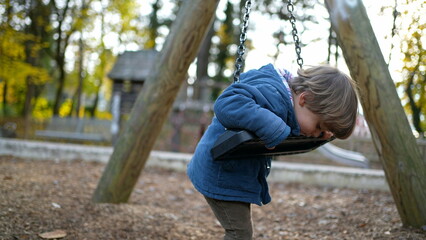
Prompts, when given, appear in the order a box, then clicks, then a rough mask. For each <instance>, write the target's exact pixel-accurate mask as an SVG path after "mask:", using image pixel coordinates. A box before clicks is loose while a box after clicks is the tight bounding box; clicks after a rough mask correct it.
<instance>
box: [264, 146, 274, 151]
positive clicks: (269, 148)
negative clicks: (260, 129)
mask: <svg viewBox="0 0 426 240" xmlns="http://www.w3.org/2000/svg"><path fill="white" fill-rule="evenodd" d="M266 149H268V150H274V149H275V146H273V147H266Z"/></svg>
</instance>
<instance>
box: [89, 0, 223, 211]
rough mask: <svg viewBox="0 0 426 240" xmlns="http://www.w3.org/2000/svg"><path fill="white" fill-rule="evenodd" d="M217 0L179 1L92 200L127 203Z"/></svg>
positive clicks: (199, 43)
mask: <svg viewBox="0 0 426 240" xmlns="http://www.w3.org/2000/svg"><path fill="white" fill-rule="evenodd" d="M218 3H219V0H193V1H184V3H183V5H182V7H181V9H180V10H179V13H178V15H177V17H176V20H175V21H174V23H173V26H172V28H171V30H170V33H169V36H168V37H167V40H166V42H165V44H164V46H163V50H162V51H161V53H160V54H159V56H158V58H157V62H156V64H155V69H153V70H152V74H151V75H150V77H149V78H148V79H147V81H146V83H145V86H144V87H143V89H142V91H141V92H140V93H139V95H138V98H137V99H136V102H135V105H134V106H133V109H132V112H131V113H130V118H129V120H128V121H127V123H126V126H125V129H124V131H123V133H122V134H121V135H120V137H119V139H118V140H117V144H116V145H115V147H114V151H113V153H112V155H111V158H110V160H109V162H108V164H107V166H106V168H105V170H104V172H103V175H102V177H101V179H100V181H99V183H98V186H97V188H96V190H95V192H94V195H93V197H92V200H93V201H94V202H97V203H100V202H108V203H123V202H127V201H128V199H129V197H130V195H131V193H132V190H133V187H134V186H135V184H136V182H137V180H138V178H139V175H140V173H141V171H142V169H143V168H144V166H145V163H146V161H147V159H148V157H149V155H150V152H151V150H152V148H153V146H154V143H155V140H156V139H157V137H158V135H159V133H160V131H161V128H162V126H163V124H164V122H165V120H166V117H167V114H168V113H169V111H170V109H171V107H172V105H173V102H174V100H175V98H176V95H177V93H178V91H179V89H180V86H181V85H182V83H183V82H184V81H185V79H186V77H187V71H188V68H189V65H190V64H191V63H192V62H193V61H194V59H195V56H196V55H197V52H198V49H199V48H200V46H201V43H202V41H203V39H204V36H205V35H206V33H207V31H208V30H209V29H210V25H211V23H212V22H213V19H214V16H215V13H216V9H217V5H218Z"/></svg>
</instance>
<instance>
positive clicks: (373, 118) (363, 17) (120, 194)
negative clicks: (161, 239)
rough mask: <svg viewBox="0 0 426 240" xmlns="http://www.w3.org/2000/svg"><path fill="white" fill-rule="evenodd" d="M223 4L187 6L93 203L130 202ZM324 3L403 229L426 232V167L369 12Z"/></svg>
mask: <svg viewBox="0 0 426 240" xmlns="http://www.w3.org/2000/svg"><path fill="white" fill-rule="evenodd" d="M218 2H219V0H197V1H195V0H194V1H185V2H184V4H183V5H182V8H181V9H180V10H179V14H178V15H177V17H176V19H175V21H174V22H173V25H172V28H171V30H170V33H169V35H168V37H167V39H166V42H165V44H164V46H163V49H162V50H161V53H160V55H159V56H158V59H157V61H156V64H155V68H153V69H152V73H151V76H150V77H149V79H148V80H149V81H147V83H146V85H145V86H144V88H143V89H142V91H141V92H140V93H139V96H138V98H137V100H136V104H135V105H134V106H133V109H132V113H131V114H130V117H129V119H128V121H127V123H126V126H125V128H124V129H123V132H122V134H121V135H120V136H119V138H118V140H117V143H116V145H115V146H114V151H113V153H112V155H111V157H110V160H109V161H108V164H107V166H106V167H105V170H104V172H103V174H102V177H101V179H100V180H99V183H98V186H97V188H96V190H95V192H94V194H93V197H92V200H93V201H94V202H96V203H100V202H108V203H123V202H127V201H128V199H129V197H130V194H131V192H132V189H133V188H134V186H135V184H136V182H137V180H138V177H139V176H140V173H141V171H142V169H143V168H144V167H145V164H146V162H147V160H148V158H149V155H150V152H151V150H152V149H153V146H154V143H155V140H156V138H157V137H158V135H159V134H160V130H161V127H162V126H163V124H164V122H165V119H166V116H167V114H168V113H169V110H170V109H171V107H172V104H173V101H174V99H175V97H176V95H177V92H178V90H179V88H180V86H181V85H182V84H183V82H184V81H185V80H186V76H187V71H188V68H189V66H190V64H191V63H192V62H193V61H194V59H195V57H196V55H197V50H198V49H199V46H201V43H202V41H203V38H204V36H205V34H206V33H207V31H208V29H209V27H210V26H211V22H212V21H213V19H214V16H215V12H216V9H217V5H218ZM324 2H325V5H326V8H327V10H328V12H329V14H330V22H331V26H332V28H333V30H334V31H335V33H336V35H337V39H338V41H339V46H340V48H341V49H342V52H343V56H344V57H345V60H346V63H347V65H348V68H349V70H350V72H351V75H352V77H353V78H354V79H355V80H356V82H357V83H358V87H359V90H360V92H361V93H362V97H361V98H360V100H361V104H362V107H363V110H364V113H365V116H366V120H367V121H368V124H369V126H370V131H371V133H372V136H373V142H374V145H375V147H376V150H377V152H378V155H379V157H380V160H381V162H382V164H383V169H384V171H385V173H386V177H387V179H388V183H389V187H390V190H391V192H392V195H393V197H394V199H395V204H396V206H397V208H398V212H399V214H400V217H401V220H402V223H403V225H404V226H413V227H422V226H423V227H424V226H425V224H426V205H425V204H424V202H426V193H425V191H424V188H422V186H426V169H425V165H424V162H422V156H421V154H420V150H419V149H418V146H417V145H416V139H415V138H414V136H413V134H412V132H411V129H410V125H409V123H408V121H407V117H406V115H405V113H404V109H403V108H402V105H401V101H400V99H399V97H398V94H397V92H396V89H395V84H394V83H393V81H392V77H391V75H390V73H389V70H388V67H387V65H386V62H385V61H384V58H383V54H382V52H381V51H380V46H379V44H378V42H377V39H376V37H375V35H374V31H373V28H372V26H371V24H370V22H369V19H368V15H367V13H366V9H365V7H364V5H363V3H362V1H361V0H355V1H354V0H350V1H349V0H324ZM290 8H291V7H290ZM247 17H248V16H247ZM194 29H195V30H194ZM171 76H173V77H171ZM396 129H397V131H395V130H396ZM262 147H263V146H262ZM263 151H264V150H263Z"/></svg>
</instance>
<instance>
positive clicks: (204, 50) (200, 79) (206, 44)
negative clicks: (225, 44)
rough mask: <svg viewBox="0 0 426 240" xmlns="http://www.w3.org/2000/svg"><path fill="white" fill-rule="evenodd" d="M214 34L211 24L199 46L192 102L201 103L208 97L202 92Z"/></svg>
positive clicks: (206, 78)
mask: <svg viewBox="0 0 426 240" xmlns="http://www.w3.org/2000/svg"><path fill="white" fill-rule="evenodd" d="M214 33H215V31H214V27H213V24H212V26H211V27H210V30H209V31H208V33H207V35H206V37H205V38H204V41H203V44H201V48H200V51H198V55H197V72H196V77H197V81H196V82H195V84H194V95H193V97H192V99H194V100H198V101H202V100H205V99H206V98H207V99H208V98H209V97H210V96H205V94H206V91H203V90H204V88H206V87H207V86H206V84H204V83H205V82H206V81H207V80H208V79H209V75H208V71H207V70H208V67H209V58H210V48H211V45H212V37H213V36H214Z"/></svg>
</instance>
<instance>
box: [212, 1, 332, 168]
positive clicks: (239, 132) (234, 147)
mask: <svg viewBox="0 0 426 240" xmlns="http://www.w3.org/2000/svg"><path fill="white" fill-rule="evenodd" d="M287 10H288V12H289V14H290V23H291V26H292V35H293V40H294V45H295V51H296V55H297V64H298V65H299V67H300V68H303V58H302V57H301V47H300V40H299V36H298V32H297V28H296V18H295V17H294V15H293V10H294V5H293V1H292V0H288V3H287ZM250 11H251V0H247V1H246V2H245V13H244V16H243V24H242V28H241V34H240V44H239V46H238V50H237V55H238V56H237V59H236V60H235V71H234V83H233V84H238V83H239V82H240V73H241V71H242V69H243V65H244V58H243V56H244V53H245V49H246V47H245V41H246V39H247V29H248V20H249V14H250ZM334 139H335V138H334V137H332V138H330V139H321V137H318V138H315V137H305V136H290V137H288V138H287V139H285V140H284V141H283V142H281V143H280V144H278V145H277V146H275V148H274V149H267V148H266V147H265V143H264V142H263V141H262V140H260V139H259V138H258V137H257V136H256V135H255V134H253V133H252V132H249V131H247V130H243V129H227V130H226V131H225V133H223V134H222V135H221V136H219V138H218V139H217V141H216V142H215V144H214V146H213V148H212V150H211V153H212V155H213V159H215V160H226V159H230V158H232V159H236V158H237V159H238V158H244V157H248V156H251V157H254V156H278V155H291V154H298V153H306V152H309V151H312V150H314V149H316V148H318V147H320V146H322V145H324V144H326V143H328V142H330V141H332V140H334Z"/></svg>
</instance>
